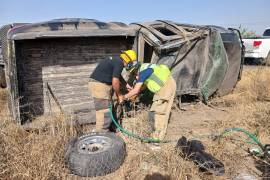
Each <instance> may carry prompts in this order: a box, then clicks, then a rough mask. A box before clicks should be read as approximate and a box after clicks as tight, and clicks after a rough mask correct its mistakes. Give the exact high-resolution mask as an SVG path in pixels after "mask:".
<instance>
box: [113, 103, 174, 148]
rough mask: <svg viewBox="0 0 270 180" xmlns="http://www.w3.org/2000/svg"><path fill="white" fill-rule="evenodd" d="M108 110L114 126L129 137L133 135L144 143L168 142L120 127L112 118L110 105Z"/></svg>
mask: <svg viewBox="0 0 270 180" xmlns="http://www.w3.org/2000/svg"><path fill="white" fill-rule="evenodd" d="M109 111H110V115H111V118H112V121H113V123H114V124H115V126H116V127H117V129H119V130H120V131H121V132H122V133H124V134H126V135H127V136H130V137H133V138H136V139H139V140H141V141H143V142H146V143H167V142H170V141H162V140H160V139H155V138H149V137H142V136H140V135H138V134H135V133H132V132H130V131H127V130H125V129H124V128H122V127H121V126H120V125H119V123H118V122H117V121H116V120H115V119H114V116H113V113H112V105H110V106H109Z"/></svg>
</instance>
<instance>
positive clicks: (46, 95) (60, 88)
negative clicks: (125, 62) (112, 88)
mask: <svg viewBox="0 0 270 180" xmlns="http://www.w3.org/2000/svg"><path fill="white" fill-rule="evenodd" d="M128 43H130V41H127V39H126V38H125V37H121V38H118V37H114V38H72V39H71V38H70V39H51V40H49V39H44V40H28V41H21V42H18V45H19V46H18V51H20V53H19V54H18V55H20V56H19V59H20V61H18V80H19V94H20V96H21V97H22V99H23V100H22V101H21V105H25V106H27V107H28V108H27V111H29V112H31V113H32V114H34V115H35V116H39V115H43V114H47V113H54V112H59V109H60V108H59V107H58V105H57V103H56V102H55V99H54V98H53V96H54V97H55V98H56V99H57V101H58V104H60V106H61V108H62V109H63V110H64V112H65V113H71V114H74V115H76V117H82V118H83V119H84V120H83V121H85V119H86V117H87V116H88V117H92V114H93V110H94V104H93V100H92V97H91V95H90V93H89V91H88V81H89V76H90V74H91V72H92V71H93V70H94V68H95V66H96V63H97V62H98V61H100V60H101V59H104V58H106V57H108V56H117V55H119V52H120V51H121V50H125V49H128V48H129V47H130V46H132V44H128ZM47 84H49V86H50V89H51V91H52V92H50V91H49V90H48V87H47ZM51 93H53V94H51ZM24 111H25V109H21V114H24ZM91 119H92V118H91Z"/></svg>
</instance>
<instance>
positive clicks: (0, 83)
mask: <svg viewBox="0 0 270 180" xmlns="http://www.w3.org/2000/svg"><path fill="white" fill-rule="evenodd" d="M0 87H1V88H6V87H7V83H6V77H5V70H4V67H2V66H0Z"/></svg>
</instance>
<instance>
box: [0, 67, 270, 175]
mask: <svg viewBox="0 0 270 180" xmlns="http://www.w3.org/2000/svg"><path fill="white" fill-rule="evenodd" d="M269 98H270V69H269V68H266V67H256V68H247V69H246V70H244V73H243V78H242V80H241V81H240V82H239V83H238V85H237V87H236V89H235V90H234V91H233V92H232V93H231V94H229V95H227V96H224V97H221V98H215V99H212V100H211V101H210V102H209V103H210V105H209V106H208V105H205V104H203V103H197V104H193V105H189V106H185V107H184V109H185V110H179V109H177V108H174V109H173V111H172V115H171V119H170V123H169V126H168V133H167V136H166V138H167V139H171V140H177V139H179V138H180V137H181V136H186V137H187V138H189V139H198V140H200V141H202V143H203V144H204V146H205V148H206V151H207V152H209V153H210V154H212V155H213V156H215V157H216V158H217V159H219V160H221V161H222V162H223V163H224V165H225V175H223V176H215V175H210V174H207V173H202V172H200V171H199V170H198V167H196V166H195V165H194V163H193V162H191V161H188V160H187V159H186V158H182V157H181V156H180V154H181V153H180V152H178V151H177V150H176V149H175V144H176V141H174V142H171V143H167V144H159V145H154V144H146V143H142V142H140V141H138V140H135V139H133V138H128V137H124V139H125V141H126V144H127V156H126V159H125V162H124V164H123V165H122V166H121V167H120V169H119V170H117V171H116V172H114V173H111V174H109V175H106V176H103V177H95V178H81V177H78V176H75V175H72V174H70V173H69V170H68V169H67V168H66V167H65V165H64V159H63V158H64V153H65V146H66V144H67V143H68V141H69V140H70V139H71V138H72V137H74V136H77V135H81V134H82V133H87V132H89V131H91V129H92V126H89V127H81V126H74V125H72V124H70V123H67V122H66V120H65V118H63V117H62V116H55V117H41V118H40V119H39V120H40V123H41V122H43V128H42V129H41V130H39V131H25V130H24V129H23V128H22V126H20V125H18V124H16V123H15V122H13V121H12V120H11V119H10V118H9V116H8V113H7V112H8V111H7V106H6V92H5V91H4V90H0V119H1V121H0V179H27V180H28V179H132V180H133V179H136V180H137V179H138V180H151V179H172V180H174V179H257V178H259V177H260V176H262V172H261V171H259V170H258V169H257V168H256V167H255V160H254V158H252V157H251V156H249V154H248V153H247V152H246V150H248V148H252V147H256V145H254V144H248V143H245V142H243V141H240V140H239V139H244V140H247V141H249V140H250V139H247V136H245V135H243V134H241V133H237V132H233V133H229V134H226V135H225V136H224V138H221V139H218V140H214V139H215V137H216V135H218V134H220V133H221V132H223V131H224V129H225V128H231V127H241V128H244V129H246V130H248V131H250V132H251V133H254V134H256V135H257V136H258V138H259V139H260V141H261V142H262V143H264V144H266V143H269V142H270V136H269V134H270V111H269V109H270V101H269ZM146 116H147V115H146V114H145V113H140V114H138V115H136V118H130V119H126V120H125V121H124V126H125V127H126V128H127V129H129V130H130V131H133V132H136V133H138V134H141V135H143V136H149V135H150V134H151V132H150V131H151V130H150V129H151V128H150V127H149V125H147V123H148V121H147V118H146ZM256 160H257V161H260V160H258V159H256Z"/></svg>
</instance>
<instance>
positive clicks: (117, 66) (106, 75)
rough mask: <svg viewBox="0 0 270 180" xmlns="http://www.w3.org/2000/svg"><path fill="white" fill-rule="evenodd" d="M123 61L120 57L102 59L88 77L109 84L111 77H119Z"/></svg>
mask: <svg viewBox="0 0 270 180" xmlns="http://www.w3.org/2000/svg"><path fill="white" fill-rule="evenodd" d="M123 68H124V63H123V61H122V60H121V59H120V58H113V59H109V58H108V59H103V60H101V61H100V62H99V64H98V65H97V67H96V69H95V70H94V72H93V73H92V74H91V76H90V78H92V79H95V80H97V81H99V82H102V83H106V84H109V85H111V84H112V78H113V77H116V78H120V76H121V73H122V70H123Z"/></svg>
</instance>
